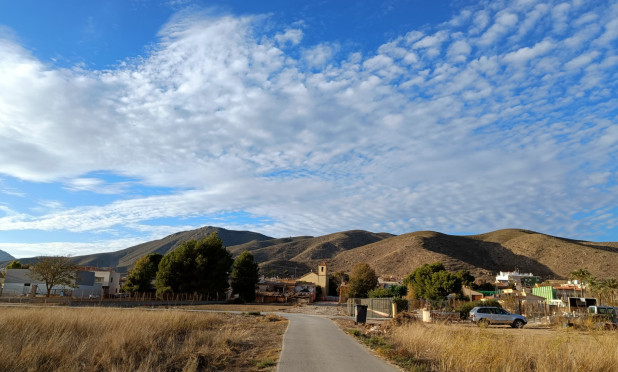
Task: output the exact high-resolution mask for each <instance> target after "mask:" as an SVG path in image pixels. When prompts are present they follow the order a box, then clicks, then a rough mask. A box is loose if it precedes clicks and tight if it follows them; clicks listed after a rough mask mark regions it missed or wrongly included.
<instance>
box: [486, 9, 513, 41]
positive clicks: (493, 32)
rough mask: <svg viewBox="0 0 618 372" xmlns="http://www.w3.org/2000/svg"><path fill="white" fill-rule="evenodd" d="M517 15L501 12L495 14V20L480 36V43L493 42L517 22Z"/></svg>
mask: <svg viewBox="0 0 618 372" xmlns="http://www.w3.org/2000/svg"><path fill="white" fill-rule="evenodd" d="M517 20H518V18H517V15H516V14H513V13H509V12H503V13H500V14H497V15H496V22H495V23H494V24H493V25H492V26H491V27H490V28H489V29H488V30H487V31H485V33H484V34H483V35H482V36H481V37H480V39H479V41H478V43H479V44H480V45H489V44H492V43H494V42H495V41H496V40H497V39H498V38H499V37H500V36H502V35H504V34H505V33H506V32H508V31H509V30H510V29H511V28H512V27H513V26H515V24H516V23H517Z"/></svg>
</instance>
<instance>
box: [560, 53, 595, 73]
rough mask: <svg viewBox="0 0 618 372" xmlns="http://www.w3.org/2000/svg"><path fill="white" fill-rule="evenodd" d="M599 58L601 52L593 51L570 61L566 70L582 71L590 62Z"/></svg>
mask: <svg viewBox="0 0 618 372" xmlns="http://www.w3.org/2000/svg"><path fill="white" fill-rule="evenodd" d="M598 56H599V52H597V51H591V52H588V53H586V54H582V55H580V56H577V57H575V58H573V59H572V60H570V61H568V62H567V63H566V64H565V65H564V68H565V69H567V70H575V69H581V68H582V67H584V66H587V65H589V64H590V62H592V61H593V60H594V59H596V58H597V57H598Z"/></svg>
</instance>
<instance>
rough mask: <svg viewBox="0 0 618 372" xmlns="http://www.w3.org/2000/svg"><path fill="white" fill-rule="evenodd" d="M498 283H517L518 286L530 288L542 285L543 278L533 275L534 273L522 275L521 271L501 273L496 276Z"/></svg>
mask: <svg viewBox="0 0 618 372" xmlns="http://www.w3.org/2000/svg"><path fill="white" fill-rule="evenodd" d="M496 282H498V283H503V284H508V283H511V282H512V283H515V284H516V285H517V286H524V287H530V286H533V285H534V283H540V282H541V278H540V277H539V276H536V275H533V274H532V273H520V272H519V271H500V274H498V275H496Z"/></svg>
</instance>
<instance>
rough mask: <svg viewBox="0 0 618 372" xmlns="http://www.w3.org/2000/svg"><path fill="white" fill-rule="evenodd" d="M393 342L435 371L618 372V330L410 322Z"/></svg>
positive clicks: (410, 357) (392, 333) (390, 334)
mask: <svg viewBox="0 0 618 372" xmlns="http://www.w3.org/2000/svg"><path fill="white" fill-rule="evenodd" d="M387 339H389V340H390V343H391V345H392V346H391V347H392V348H394V349H395V351H396V353H395V354H396V355H397V356H399V357H401V356H405V357H406V358H407V359H408V360H412V361H414V363H413V364H414V368H413V369H419V370H435V371H481V370H482V371H510V372H517V371H522V372H524V371H547V372H550V371H551V372H556V371H591V372H594V371H615V370H616V366H618V334H616V332H609V331H606V332H586V333H584V332H578V331H573V330H558V331H553V330H544V331H539V330H526V329H524V330H514V329H493V328H492V329H482V328H472V327H457V326H447V325H431V326H427V325H424V324H420V323H409V324H406V325H404V326H401V327H394V328H392V329H391V330H390V332H388V336H387Z"/></svg>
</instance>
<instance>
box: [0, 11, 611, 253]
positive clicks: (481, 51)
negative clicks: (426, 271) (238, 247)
mask: <svg viewBox="0 0 618 372" xmlns="http://www.w3.org/2000/svg"><path fill="white" fill-rule="evenodd" d="M617 98H618V3H617V2H615V1H594V0H590V1H583V0H571V1H535V0H519V1H517V0H506V1H502V0H492V1H465V0H453V1H423V0H409V1H396V0H393V1H377V0H370V1H363V2H357V1H347V0H345V1H344V0H341V1H301V0H286V1H284V0H280V1H261V2H256V1H236V0H229V1H223V0H220V1H192V0H176V1H145V0H122V1H121V0H115V1H110V0H103V1H83V0H71V1H62V2H46V1H32V0H22V1H0V249H1V250H4V251H6V252H8V253H10V254H12V255H13V256H15V257H31V256H35V255H73V256H75V255H82V254H89V253H95V252H108V251H115V250H119V249H123V248H127V247H130V246H133V245H136V244H139V243H143V242H146V241H150V240H154V239H160V238H162V237H164V236H166V235H169V234H172V233H175V232H178V231H184V230H189V229H194V228H198V227H201V226H206V225H210V226H219V227H223V228H227V229H235V230H251V231H256V232H260V233H262V234H265V235H269V236H273V237H288V236H296V235H313V236H318V235H323V234H329V233H333V232H337V231H344V230H352V229H363V230H368V231H373V232H390V233H393V234H404V233H409V232H414V231H419V230H433V231H439V232H442V233H447V234H478V233H485V232H489V231H494V230H498V229H504V228H522V229H529V230H533V231H537V232H541V233H545V234H550V235H556V236H561V237H567V238H574V239H585V240H594V241H618V174H617V172H618V162H617V155H618V117H617V116H618V99H617Z"/></svg>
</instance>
